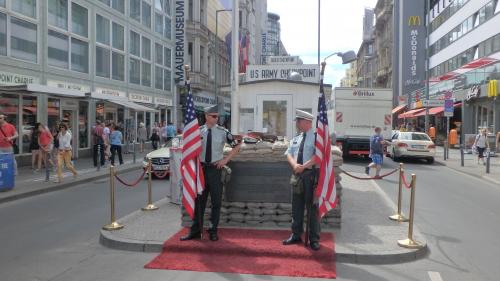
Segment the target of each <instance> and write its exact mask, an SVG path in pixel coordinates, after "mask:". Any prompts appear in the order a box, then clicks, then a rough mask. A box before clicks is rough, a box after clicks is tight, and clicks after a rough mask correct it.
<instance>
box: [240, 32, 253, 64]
mask: <svg viewBox="0 0 500 281" xmlns="http://www.w3.org/2000/svg"><path fill="white" fill-rule="evenodd" d="M249 49H250V33H249V32H248V31H247V33H246V34H243V35H242V36H241V38H240V49H239V54H240V58H239V60H240V69H239V71H240V73H246V71H247V65H248V51H249Z"/></svg>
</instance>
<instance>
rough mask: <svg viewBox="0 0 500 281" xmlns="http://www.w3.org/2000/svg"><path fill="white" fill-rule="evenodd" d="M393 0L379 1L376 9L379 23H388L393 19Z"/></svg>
mask: <svg viewBox="0 0 500 281" xmlns="http://www.w3.org/2000/svg"><path fill="white" fill-rule="evenodd" d="M392 7H393V5H392V0H379V1H378V3H377V6H376V7H375V15H376V17H377V25H378V22H379V21H380V22H386V21H387V20H388V19H390V17H392Z"/></svg>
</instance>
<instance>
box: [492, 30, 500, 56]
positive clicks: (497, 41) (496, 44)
mask: <svg viewBox="0 0 500 281" xmlns="http://www.w3.org/2000/svg"><path fill="white" fill-rule="evenodd" d="M498 51H500V33H499V34H497V36H495V38H494V39H493V52H498Z"/></svg>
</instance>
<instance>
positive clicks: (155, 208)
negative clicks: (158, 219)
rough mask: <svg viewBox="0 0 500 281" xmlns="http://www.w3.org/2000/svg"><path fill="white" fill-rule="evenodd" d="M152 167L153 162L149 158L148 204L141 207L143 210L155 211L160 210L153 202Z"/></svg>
mask: <svg viewBox="0 0 500 281" xmlns="http://www.w3.org/2000/svg"><path fill="white" fill-rule="evenodd" d="M151 167H152V163H151V159H149V160H148V205H147V206H146V207H143V208H141V210H143V211H155V210H158V207H157V206H155V205H154V204H153V202H152V200H153V199H152V197H153V196H152V194H151V193H152V191H151V177H152V175H151Z"/></svg>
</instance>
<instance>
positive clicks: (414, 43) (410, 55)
mask: <svg viewBox="0 0 500 281" xmlns="http://www.w3.org/2000/svg"><path fill="white" fill-rule="evenodd" d="M424 4H425V3H424V1H400V5H401V7H400V9H401V10H400V14H399V16H400V18H399V19H400V37H399V40H400V42H399V46H400V48H399V50H400V52H401V54H400V58H401V62H400V63H401V66H400V67H401V71H400V73H401V78H400V85H401V86H402V93H401V94H403V95H407V94H410V93H412V92H414V91H416V90H418V89H421V88H423V87H424V86H425V31H426V30H425V11H424V6H425V5H424Z"/></svg>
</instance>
